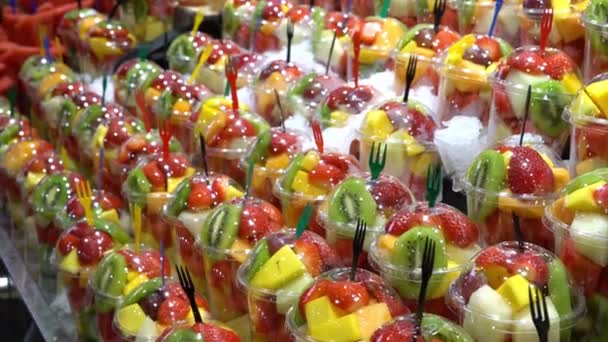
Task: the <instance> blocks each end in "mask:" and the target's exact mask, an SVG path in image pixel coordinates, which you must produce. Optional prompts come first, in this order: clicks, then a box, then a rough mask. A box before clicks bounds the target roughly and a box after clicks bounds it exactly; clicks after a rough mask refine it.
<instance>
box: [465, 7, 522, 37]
mask: <svg viewBox="0 0 608 342" xmlns="http://www.w3.org/2000/svg"><path fill="white" fill-rule="evenodd" d="M454 6H455V7H456V8H457V11H458V26H459V27H460V33H461V34H469V33H478V34H487V33H488V32H489V30H490V25H491V24H492V17H493V16H494V10H495V8H496V2H495V1H492V0H483V1H478V2H477V1H471V0H457V1H456V3H455V4H454ZM520 12H521V2H519V1H516V0H507V1H505V2H504V3H503V5H502V7H501V9H500V12H499V14H498V19H497V20H496V26H495V27H494V36H496V37H500V38H502V39H504V40H506V41H507V42H509V43H510V44H511V45H513V46H519V39H520V33H519V30H520V25H519V17H520Z"/></svg>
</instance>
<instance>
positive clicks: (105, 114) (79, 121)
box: [71, 103, 130, 152]
mask: <svg viewBox="0 0 608 342" xmlns="http://www.w3.org/2000/svg"><path fill="white" fill-rule="evenodd" d="M129 116H130V115H129V113H128V112H127V110H126V109H125V108H123V107H122V106H121V105H119V104H115V103H106V105H105V106H104V105H99V104H93V105H89V106H88V107H86V108H83V110H82V111H81V112H79V113H78V115H77V116H76V117H75V118H74V119H73V122H72V124H71V126H72V127H71V128H72V132H71V133H72V135H73V136H74V137H76V139H77V140H78V142H79V144H80V146H81V147H84V148H85V152H86V151H87V150H89V149H88V148H86V147H90V146H91V144H92V143H93V144H95V143H97V144H98V145H99V146H101V145H102V143H104V142H103V141H95V140H96V139H97V138H100V140H102V139H103V138H105V134H104V135H100V134H101V133H103V131H100V132H98V131H97V129H98V128H99V126H100V125H104V126H105V124H107V123H108V122H109V121H110V120H112V119H119V120H118V122H119V121H121V120H120V119H122V120H127V119H126V118H127V117H129ZM104 140H105V139H104Z"/></svg>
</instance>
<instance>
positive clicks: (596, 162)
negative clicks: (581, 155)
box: [575, 157, 608, 175]
mask: <svg viewBox="0 0 608 342" xmlns="http://www.w3.org/2000/svg"><path fill="white" fill-rule="evenodd" d="M605 166H608V161H606V160H604V159H603V158H599V157H594V158H589V159H587V160H583V161H582V162H580V163H578V164H576V167H575V169H576V170H575V171H576V174H577V175H582V174H583V173H587V172H589V171H593V170H595V169H598V168H600V167H605Z"/></svg>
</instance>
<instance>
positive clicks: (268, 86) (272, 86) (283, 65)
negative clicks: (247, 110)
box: [253, 60, 304, 126]
mask: <svg viewBox="0 0 608 342" xmlns="http://www.w3.org/2000/svg"><path fill="white" fill-rule="evenodd" d="M302 75H304V72H303V71H302V69H301V68H300V67H299V66H298V65H296V64H294V63H293V62H290V63H287V62H286V61H284V60H274V61H272V62H270V63H269V64H267V65H266V66H264V67H263V68H262V70H261V71H260V73H259V75H258V76H257V78H256V80H255V82H254V83H253V85H254V88H253V102H254V107H253V108H254V110H255V112H256V113H258V114H259V115H260V116H262V117H263V118H264V119H266V120H267V121H268V122H269V123H270V124H271V125H273V126H278V125H279V124H280V123H281V112H280V110H279V106H278V103H277V97H276V93H278V94H279V99H280V101H281V106H282V108H283V120H285V119H287V118H288V117H289V116H291V115H292V114H293V113H289V112H288V110H289V109H290V108H289V106H287V98H286V95H287V91H288V90H289V88H290V87H291V86H292V85H294V84H295V83H296V82H297V81H298V79H299V78H300V77H301V76H302ZM275 92H276V93H275Z"/></svg>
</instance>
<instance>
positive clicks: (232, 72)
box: [226, 57, 239, 115]
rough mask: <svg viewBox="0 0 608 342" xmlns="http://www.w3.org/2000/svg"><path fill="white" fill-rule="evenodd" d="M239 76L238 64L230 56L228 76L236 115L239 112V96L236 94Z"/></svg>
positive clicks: (227, 63) (227, 68) (227, 69)
mask: <svg viewBox="0 0 608 342" xmlns="http://www.w3.org/2000/svg"><path fill="white" fill-rule="evenodd" d="M237 77H238V70H237V68H236V65H235V64H234V62H233V61H232V58H230V57H228V60H226V78H227V79H228V84H230V94H231V95H232V111H233V112H234V114H235V115H238V113H239V98H238V96H237V94H236V92H237V89H236V78H237Z"/></svg>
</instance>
